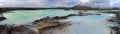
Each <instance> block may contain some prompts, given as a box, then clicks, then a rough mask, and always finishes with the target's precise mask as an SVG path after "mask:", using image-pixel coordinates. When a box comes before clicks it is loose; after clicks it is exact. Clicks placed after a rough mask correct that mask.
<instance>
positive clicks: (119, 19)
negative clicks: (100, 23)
mask: <svg viewBox="0 0 120 34" xmlns="http://www.w3.org/2000/svg"><path fill="white" fill-rule="evenodd" d="M106 13H113V14H116V16H115V17H112V18H111V19H109V20H108V21H110V22H115V23H117V24H118V26H113V27H110V28H111V29H112V30H114V31H115V33H112V34H120V12H106Z"/></svg>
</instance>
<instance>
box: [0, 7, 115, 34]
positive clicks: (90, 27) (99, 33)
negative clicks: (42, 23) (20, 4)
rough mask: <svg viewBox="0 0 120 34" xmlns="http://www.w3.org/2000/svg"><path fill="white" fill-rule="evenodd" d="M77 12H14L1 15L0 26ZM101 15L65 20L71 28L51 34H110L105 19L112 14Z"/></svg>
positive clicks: (58, 10) (20, 23)
mask: <svg viewBox="0 0 120 34" xmlns="http://www.w3.org/2000/svg"><path fill="white" fill-rule="evenodd" d="M76 11H77V10H68V11H65V10H60V9H49V10H14V11H10V12H7V13H3V15H4V16H5V17H6V18H7V20H4V21H2V22H1V23H0V24H10V25H12V24H15V25H23V24H29V23H32V22H33V21H35V20H37V19H41V18H43V17H46V16H50V17H54V16H65V15H69V14H77V12H76ZM84 13H94V14H96V13H99V11H94V10H91V11H88V12H84ZM99 14H101V15H89V16H71V17H68V18H67V19H66V21H69V22H70V23H72V25H71V26H68V27H65V28H63V29H62V30H55V31H53V32H52V34H110V29H109V28H108V26H107V23H108V21H107V19H109V18H110V17H113V16H114V14H108V13H99Z"/></svg>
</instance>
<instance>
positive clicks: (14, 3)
mask: <svg viewBox="0 0 120 34" xmlns="http://www.w3.org/2000/svg"><path fill="white" fill-rule="evenodd" d="M75 5H86V6H92V7H120V0H0V7H72V6H75Z"/></svg>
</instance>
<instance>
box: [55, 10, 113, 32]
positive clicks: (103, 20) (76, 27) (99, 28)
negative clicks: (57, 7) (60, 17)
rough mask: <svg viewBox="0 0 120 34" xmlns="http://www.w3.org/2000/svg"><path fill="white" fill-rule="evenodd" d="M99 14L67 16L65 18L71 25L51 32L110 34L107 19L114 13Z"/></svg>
mask: <svg viewBox="0 0 120 34" xmlns="http://www.w3.org/2000/svg"><path fill="white" fill-rule="evenodd" d="M87 13H89V12H87ZM90 13H95V12H90ZM100 14H101V15H89V16H72V17H69V18H68V19H66V20H67V21H69V22H70V23H72V25H71V26H69V27H65V28H64V29H62V30H57V31H55V32H53V34H110V32H111V31H110V28H109V27H108V26H109V25H108V21H107V19H109V18H110V17H113V16H114V14H107V13H100Z"/></svg>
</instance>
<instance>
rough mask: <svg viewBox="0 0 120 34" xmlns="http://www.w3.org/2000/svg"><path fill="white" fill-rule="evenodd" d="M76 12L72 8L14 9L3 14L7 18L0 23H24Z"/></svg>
mask: <svg viewBox="0 0 120 34" xmlns="http://www.w3.org/2000/svg"><path fill="white" fill-rule="evenodd" d="M73 13H76V12H75V11H74V10H68V11H64V10H60V9H55V10H54V9H51V10H14V11H10V12H7V13H3V15H4V16H5V17H6V18H7V20H4V21H3V22H2V23H0V24H9V25H12V24H14V25H24V24H29V23H32V22H33V21H35V20H37V19H41V18H43V17H46V16H50V17H54V16H65V15H69V14H73Z"/></svg>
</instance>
